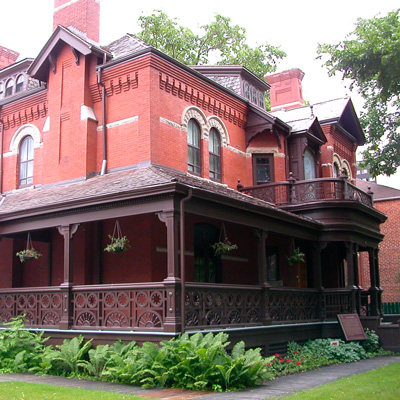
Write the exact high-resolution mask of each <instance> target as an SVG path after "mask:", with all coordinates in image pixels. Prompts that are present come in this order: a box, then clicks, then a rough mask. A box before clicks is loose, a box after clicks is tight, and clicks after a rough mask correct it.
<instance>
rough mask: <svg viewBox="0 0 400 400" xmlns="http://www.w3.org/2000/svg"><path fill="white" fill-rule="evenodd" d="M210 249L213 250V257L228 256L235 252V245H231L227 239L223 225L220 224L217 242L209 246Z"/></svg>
mask: <svg viewBox="0 0 400 400" xmlns="http://www.w3.org/2000/svg"><path fill="white" fill-rule="evenodd" d="M211 248H212V249H213V250H214V255H215V256H225V255H227V254H229V253H230V252H231V251H232V250H237V248H238V247H237V245H236V244H232V243H231V242H230V241H229V239H228V235H227V234H226V229H225V225H224V224H222V226H221V233H220V235H219V242H216V243H214V244H212V245H211Z"/></svg>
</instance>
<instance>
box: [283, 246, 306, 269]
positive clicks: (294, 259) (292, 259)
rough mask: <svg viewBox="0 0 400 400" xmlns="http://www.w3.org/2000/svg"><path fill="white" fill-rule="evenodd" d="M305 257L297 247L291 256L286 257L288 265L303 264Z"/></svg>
mask: <svg viewBox="0 0 400 400" xmlns="http://www.w3.org/2000/svg"><path fill="white" fill-rule="evenodd" d="M305 256H306V255H305V254H304V253H303V252H302V251H301V250H300V249H299V248H298V247H296V248H295V249H294V250H293V253H292V255H290V256H288V257H287V259H288V261H289V265H296V264H298V263H301V262H304V257H305Z"/></svg>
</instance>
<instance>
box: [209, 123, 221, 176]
mask: <svg viewBox="0 0 400 400" xmlns="http://www.w3.org/2000/svg"><path fill="white" fill-rule="evenodd" d="M208 149H209V152H210V178H211V179H216V180H218V181H220V180H221V139H220V137H219V133H218V131H217V130H216V129H215V128H212V129H211V130H210V135H209V142H208Z"/></svg>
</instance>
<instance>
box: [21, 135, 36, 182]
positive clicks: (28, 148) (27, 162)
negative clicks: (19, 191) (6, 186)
mask: <svg viewBox="0 0 400 400" xmlns="http://www.w3.org/2000/svg"><path fill="white" fill-rule="evenodd" d="M33 157H34V148H33V138H32V136H26V137H25V138H24V139H23V140H22V142H21V145H20V148H19V168H18V169H19V186H20V187H21V186H27V185H31V184H32V183H33Z"/></svg>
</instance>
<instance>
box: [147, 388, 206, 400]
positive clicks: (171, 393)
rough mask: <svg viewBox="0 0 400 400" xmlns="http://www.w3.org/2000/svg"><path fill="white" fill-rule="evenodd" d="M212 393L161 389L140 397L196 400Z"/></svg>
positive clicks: (166, 399)
mask: <svg viewBox="0 0 400 400" xmlns="http://www.w3.org/2000/svg"><path fill="white" fill-rule="evenodd" d="M211 393H212V392H204V391H203V392H201V391H193V390H184V389H161V390H156V391H152V392H151V393H148V394H141V395H140V397H146V398H157V399H163V400H190V399H195V398H196V397H201V396H205V395H209V394H211Z"/></svg>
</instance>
